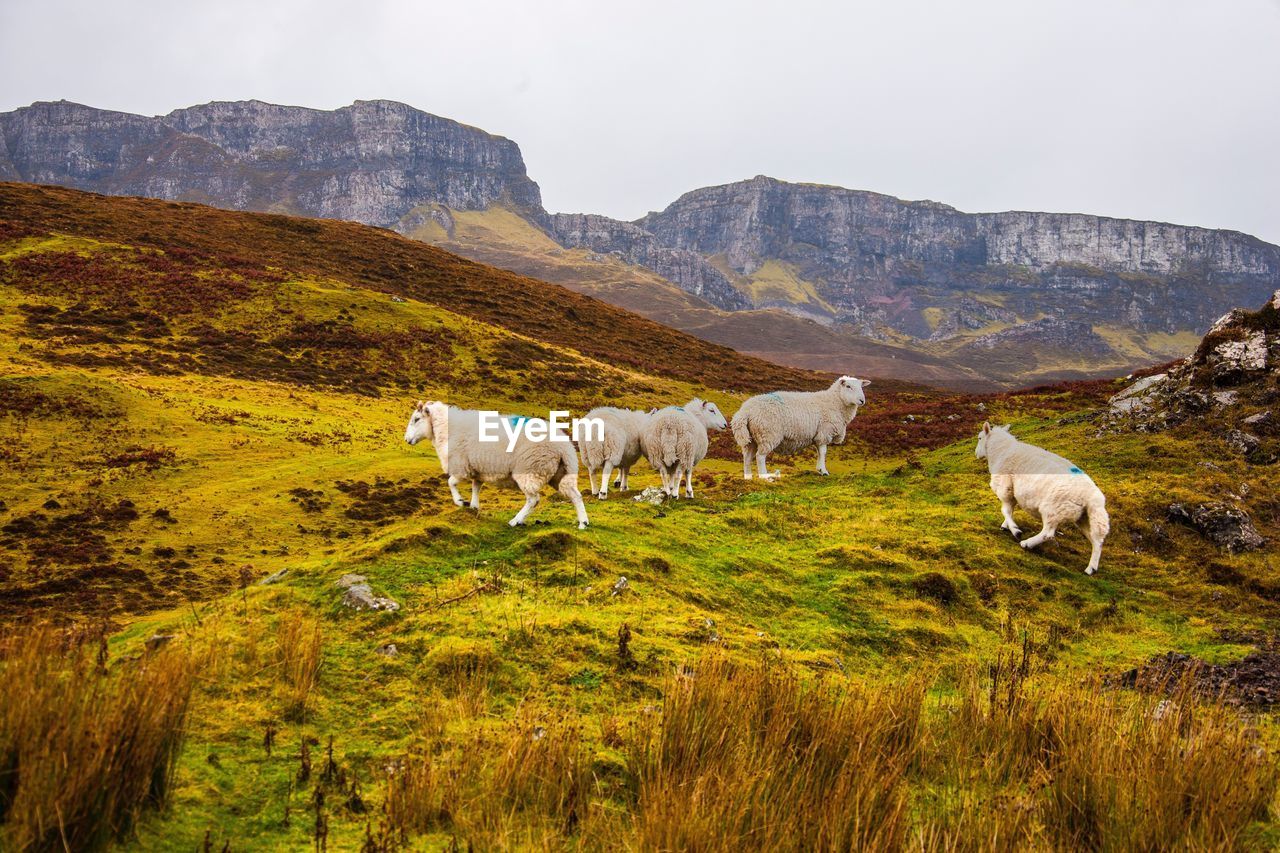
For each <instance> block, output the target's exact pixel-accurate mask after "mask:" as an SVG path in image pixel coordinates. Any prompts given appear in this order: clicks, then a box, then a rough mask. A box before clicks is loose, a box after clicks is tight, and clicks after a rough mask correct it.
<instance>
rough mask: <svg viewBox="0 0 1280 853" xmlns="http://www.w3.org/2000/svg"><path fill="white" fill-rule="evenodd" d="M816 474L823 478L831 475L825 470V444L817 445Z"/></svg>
mask: <svg viewBox="0 0 1280 853" xmlns="http://www.w3.org/2000/svg"><path fill="white" fill-rule="evenodd" d="M818 473H819V474H821V475H822V476H824V477H826V476H828V475H830V473H831V472H830V471H828V470H827V446H826V445H825V444H819V445H818Z"/></svg>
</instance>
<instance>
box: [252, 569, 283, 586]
mask: <svg viewBox="0 0 1280 853" xmlns="http://www.w3.org/2000/svg"><path fill="white" fill-rule="evenodd" d="M287 574H289V570H288V569H281V570H280V571H278V572H272V573H271V574H269V575H267V576H266V577H265V578H263V579H262V580H260V581H258V583H260V584H262V585H263V586H267V585H270V584H273V583H280V581H282V580H284V578H285V575H287Z"/></svg>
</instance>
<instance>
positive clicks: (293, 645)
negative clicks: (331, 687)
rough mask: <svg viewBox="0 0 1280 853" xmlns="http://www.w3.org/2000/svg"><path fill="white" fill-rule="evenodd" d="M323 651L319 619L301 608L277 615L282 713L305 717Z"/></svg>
mask: <svg viewBox="0 0 1280 853" xmlns="http://www.w3.org/2000/svg"><path fill="white" fill-rule="evenodd" d="M323 654H324V629H323V628H322V627H321V625H320V621H319V620H318V619H316V618H314V617H312V616H308V615H307V614H306V613H304V612H303V611H301V610H293V611H290V612H288V613H284V614H282V615H281V616H280V621H279V622H277V623H276V661H277V663H278V664H279V667H280V679H281V681H282V682H283V684H284V716H285V718H286V719H290V720H302V719H305V718H306V714H307V701H308V699H309V698H310V697H311V691H312V690H313V689H314V688H315V686H316V682H317V681H318V680H319V679H320V662H321V659H322V657H323Z"/></svg>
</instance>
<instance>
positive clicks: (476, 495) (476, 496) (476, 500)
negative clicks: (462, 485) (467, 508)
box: [471, 480, 480, 509]
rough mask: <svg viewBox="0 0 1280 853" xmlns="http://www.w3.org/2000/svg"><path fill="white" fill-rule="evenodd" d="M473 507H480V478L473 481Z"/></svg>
mask: <svg viewBox="0 0 1280 853" xmlns="http://www.w3.org/2000/svg"><path fill="white" fill-rule="evenodd" d="M471 508H472V509H479V508H480V481H479V480H472V481H471Z"/></svg>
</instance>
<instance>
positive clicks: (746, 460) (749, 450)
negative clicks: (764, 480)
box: [742, 444, 756, 480]
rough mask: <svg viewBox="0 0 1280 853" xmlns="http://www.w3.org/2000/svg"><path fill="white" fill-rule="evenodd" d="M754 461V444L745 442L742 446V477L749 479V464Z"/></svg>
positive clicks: (750, 476) (750, 473) (752, 463)
mask: <svg viewBox="0 0 1280 853" xmlns="http://www.w3.org/2000/svg"><path fill="white" fill-rule="evenodd" d="M755 463H756V446H755V445H754V444H746V445H744V446H743V448H742V479H744V480H750V479H751V478H752V476H754V475H753V474H752V471H751V466H752V465H754V464H755Z"/></svg>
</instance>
